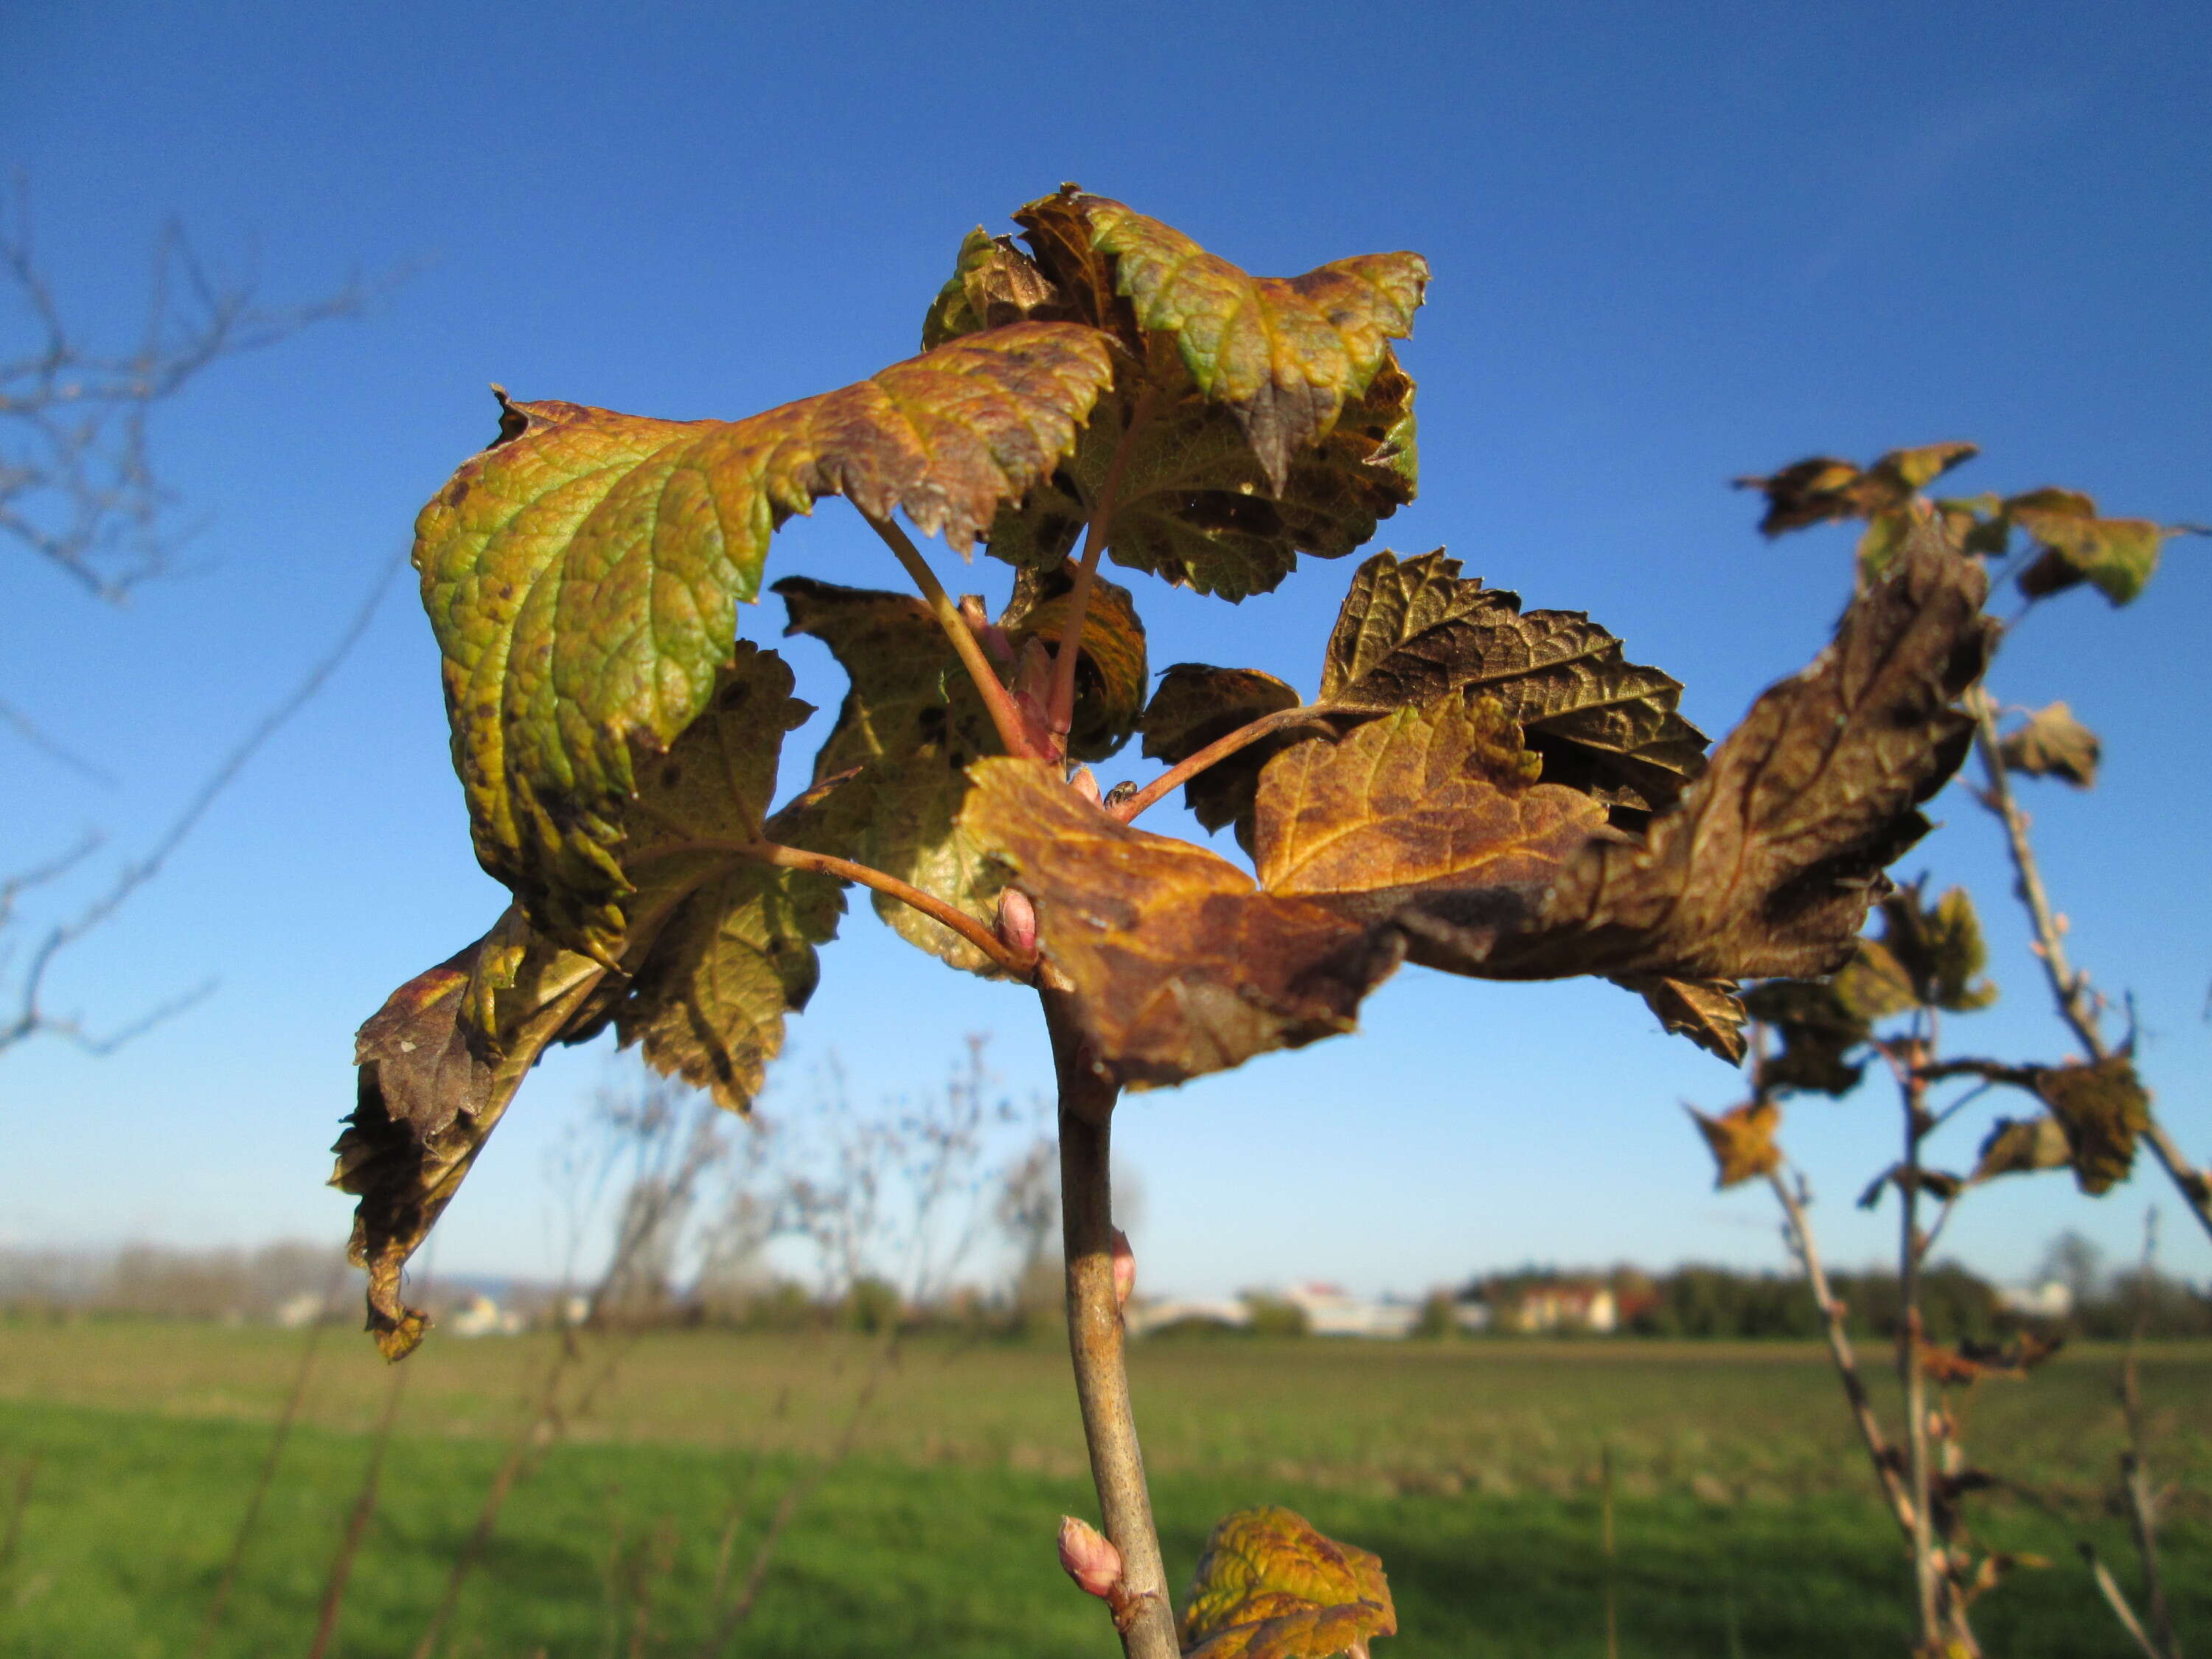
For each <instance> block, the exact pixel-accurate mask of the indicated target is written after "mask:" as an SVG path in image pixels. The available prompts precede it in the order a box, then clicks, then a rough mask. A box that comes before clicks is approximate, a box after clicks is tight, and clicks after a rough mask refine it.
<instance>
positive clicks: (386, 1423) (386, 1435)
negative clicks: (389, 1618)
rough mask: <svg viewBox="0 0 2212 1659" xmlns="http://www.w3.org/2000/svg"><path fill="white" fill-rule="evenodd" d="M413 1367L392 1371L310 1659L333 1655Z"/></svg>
mask: <svg viewBox="0 0 2212 1659" xmlns="http://www.w3.org/2000/svg"><path fill="white" fill-rule="evenodd" d="M413 1371H414V1367H412V1366H411V1365H395V1366H393V1367H392V1382H391V1383H390V1385H389V1386H388V1387H387V1388H386V1390H385V1395H384V1410H383V1413H381V1414H380V1416H379V1417H378V1418H377V1420H376V1435H375V1438H374V1440H372V1441H371V1442H370V1444H369V1451H368V1467H367V1468H364V1469H363V1470H362V1476H361V1489H360V1491H358V1492H356V1493H355V1494H354V1500H353V1509H352V1510H351V1512H350V1513H349V1515H348V1516H346V1529H345V1535H344V1537H343V1538H342V1539H340V1540H339V1541H338V1553H337V1555H336V1556H335V1557H333V1558H332V1559H331V1567H330V1571H329V1573H328V1575H327V1576H326V1577H325V1578H324V1581H323V1599H322V1603H321V1605H320V1606H319V1607H318V1608H317V1610H316V1613H315V1637H314V1640H313V1642H312V1643H310V1644H308V1648H307V1659H323V1656H324V1655H325V1654H326V1653H328V1652H329V1651H330V1646H331V1638H333V1637H335V1636H336V1635H337V1628H338V1615H339V1613H342V1612H343V1611H344V1609H345V1597H346V1586H347V1585H348V1584H349V1583H351V1582H352V1580H353V1564H354V1559H355V1558H356V1556H358V1555H359V1554H360V1553H361V1547H362V1541H363V1540H364V1539H366V1538H367V1537H368V1523H369V1522H370V1520H371V1519H372V1518H373V1517H374V1516H375V1514H376V1500H377V1492H378V1487H379V1485H380V1482H381V1481H382V1480H383V1476H384V1455H385V1453H386V1451H387V1450H389V1449H391V1445H392V1429H393V1427H394V1426H395V1425H397V1424H398V1421H399V1401H400V1396H401V1395H403V1394H404V1393H405V1391H406V1389H407V1379H408V1377H409V1376H411V1375H412V1374H413Z"/></svg>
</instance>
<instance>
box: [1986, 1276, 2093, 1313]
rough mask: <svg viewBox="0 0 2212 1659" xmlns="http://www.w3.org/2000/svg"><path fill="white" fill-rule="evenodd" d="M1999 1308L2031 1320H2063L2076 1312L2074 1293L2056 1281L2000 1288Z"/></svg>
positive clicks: (1998, 1294) (1998, 1292) (2046, 1280)
mask: <svg viewBox="0 0 2212 1659" xmlns="http://www.w3.org/2000/svg"><path fill="white" fill-rule="evenodd" d="M1997 1306H1999V1307H2000V1308H2002V1309H2003V1310H2005V1311H2006V1312H2007V1313H2015V1314H2023V1315H2025V1316H2027V1317H2028V1318H2030V1319H2063V1318H2065V1317H2066V1316H2067V1315H2069V1314H2070V1313H2072V1312H2073V1311H2074V1292H2073V1291H2071V1290H2069V1288H2068V1287H2067V1286H2066V1285H2063V1284H2062V1283H2061V1282H2060V1281H2058V1280H2057V1279H2045V1281H2044V1282H2043V1283H2042V1284H2040V1285H2020V1286H2016V1287H2013V1288H2009V1289H2007V1288H2000V1289H1999V1290H1998V1291H1997Z"/></svg>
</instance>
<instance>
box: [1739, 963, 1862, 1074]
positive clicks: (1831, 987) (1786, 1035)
mask: <svg viewBox="0 0 2212 1659" xmlns="http://www.w3.org/2000/svg"><path fill="white" fill-rule="evenodd" d="M1846 971H1848V970H1846ZM1744 1006H1746V1007H1747V1008H1748V1009H1749V1010H1750V1011H1751V1015H1752V1018H1754V1019H1757V1020H1759V1021H1762V1022H1763V1023H1765V1024H1766V1025H1767V1026H1768V1027H1770V1028H1771V1030H1773V1031H1774V1033H1775V1035H1776V1036H1778V1037H1780V1038H1781V1039H1782V1048H1781V1051H1780V1052H1779V1053H1778V1054H1769V1055H1767V1056H1766V1059H1765V1062H1764V1063H1763V1064H1762V1066H1760V1069H1759V1081H1760V1083H1761V1085H1763V1086H1764V1087H1765V1088H1767V1089H1771V1090H1776V1091H1789V1092H1801V1091H1802V1092H1806V1093H1811V1094H1821V1095H1836V1096H1843V1095H1847V1094H1849V1093H1850V1091H1852V1090H1854V1089H1856V1088H1857V1087H1858V1084H1859V1079H1860V1077H1861V1075H1862V1074H1863V1073H1864V1071H1865V1067H1864V1066H1863V1065H1854V1064H1852V1063H1851V1060H1850V1054H1851V1053H1852V1051H1853V1050H1855V1049H1857V1048H1858V1047H1859V1046H1860V1045H1861V1044H1862V1043H1863V1042H1866V1040H1867V1039H1868V1038H1869V1037H1870V1036H1873V1035H1874V1031H1873V1027H1872V1026H1871V1025H1870V1024H1869V1022H1868V1021H1867V1020H1866V1019H1865V1018H1863V1016H1862V1015H1861V1014H1860V1013H1859V1012H1857V1010H1856V1009H1855V1008H1853V1006H1851V1004H1850V1000H1849V999H1848V997H1846V996H1845V995H1844V994H1843V993H1842V992H1841V991H1840V990H1839V989H1838V987H1837V986H1836V985H1835V984H1833V983H1829V984H1821V983H1820V982H1818V981H1808V980H1790V979H1777V980H1769V981H1767V982H1766V983H1765V984H1764V985H1761V986H1759V987H1757V988H1756V989H1754V990H1753V992H1752V993H1751V994H1749V995H1748V996H1747V997H1746V998H1745V999H1744Z"/></svg>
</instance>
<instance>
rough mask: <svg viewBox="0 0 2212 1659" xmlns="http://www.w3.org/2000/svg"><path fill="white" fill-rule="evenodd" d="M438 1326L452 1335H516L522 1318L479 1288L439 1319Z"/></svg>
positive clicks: (521, 1323)
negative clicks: (475, 1292) (474, 1293)
mask: <svg viewBox="0 0 2212 1659" xmlns="http://www.w3.org/2000/svg"><path fill="white" fill-rule="evenodd" d="M438 1326H439V1328H440V1329H441V1330H443V1331H445V1332H446V1333H447V1334H448V1335H451V1336H513V1335H516V1334H519V1333H520V1331H521V1329H522V1328H523V1318H522V1315H521V1314H520V1312H518V1311H516V1310H514V1309H512V1308H502V1307H501V1306H500V1305H499V1304H498V1303H496V1302H495V1301H493V1300H492V1299H491V1298H490V1297H488V1296H486V1295H484V1294H483V1292H482V1291H478V1292H477V1294H476V1295H474V1296H472V1297H469V1299H468V1300H467V1301H465V1302H464V1303H462V1304H460V1306H459V1307H458V1308H455V1309H454V1310H453V1311H452V1312H450V1313H448V1314H447V1315H446V1316H445V1317H444V1318H442V1319H441V1320H439V1321H438Z"/></svg>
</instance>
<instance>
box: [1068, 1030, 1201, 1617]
mask: <svg viewBox="0 0 2212 1659" xmlns="http://www.w3.org/2000/svg"><path fill="white" fill-rule="evenodd" d="M1042 996H1043V1002H1044V1009H1045V1021H1046V1024H1047V1026H1048V1029H1049V1030H1050V1031H1051V1033H1052V1050H1053V1067H1054V1073H1056V1075H1057V1078H1058V1080H1059V1085H1060V1226H1061V1237H1062V1240H1063V1243H1064V1245H1065V1248H1066V1258H1067V1346H1068V1351H1069V1352H1070V1354H1071V1355H1072V1356H1073V1359H1074V1363H1075V1392H1076V1397H1077V1399H1078V1400H1079V1401H1080V1403H1081V1405H1082V1408H1083V1434H1084V1438H1085V1441H1086V1442H1087V1443H1088V1444H1089V1447H1090V1450H1091V1483H1092V1485H1093V1486H1096V1487H1097V1492H1098V1510H1099V1516H1100V1519H1101V1520H1102V1521H1103V1522H1104V1526H1103V1530H1104V1532H1105V1534H1106V1536H1107V1537H1108V1539H1109V1540H1110V1541H1112V1543H1113V1545H1114V1547H1115V1548H1116V1549H1118V1550H1119V1551H1121V1564H1122V1565H1121V1585H1120V1595H1119V1596H1118V1597H1117V1598H1116V1599H1117V1600H1118V1601H1120V1603H1121V1607H1122V1609H1123V1611H1122V1612H1121V1613H1118V1614H1117V1615H1116V1617H1115V1626H1116V1627H1117V1628H1118V1629H1119V1631H1120V1632H1121V1649H1122V1652H1123V1654H1124V1655H1125V1656H1126V1659H1176V1652H1177V1648H1176V1629H1175V1609H1174V1607H1173V1606H1172V1604H1171V1603H1170V1600H1169V1596H1168V1584H1167V1568H1166V1565H1165V1564H1164V1562H1163V1561H1162V1560H1161V1558H1160V1540H1159V1534H1158V1529H1157V1528H1155V1526H1154V1524H1153V1522H1152V1496H1151V1493H1150V1492H1148V1491H1147V1490H1146V1486H1145V1455H1144V1449H1143V1448H1142V1447H1141V1446H1140V1445H1139V1443H1138V1440H1137V1419H1136V1414H1135V1412H1134V1410H1133V1407H1131V1404H1130V1400H1129V1374H1128V1371H1127V1367H1126V1365H1125V1364H1124V1362H1123V1354H1122V1348H1123V1339H1124V1333H1123V1331H1122V1328H1121V1308H1120V1306H1119V1304H1118V1301H1117V1298H1116V1297H1115V1291H1114V1214H1113V1183H1112V1180H1111V1176H1110V1173H1109V1171H1110V1169H1111V1164H1112V1146H1113V1127H1112V1126H1113V1121H1114V1099H1115V1095H1116V1093H1118V1092H1119V1091H1118V1089H1117V1087H1116V1085H1115V1084H1114V1082H1113V1081H1112V1080H1111V1079H1109V1078H1108V1077H1105V1076H1103V1075H1102V1074H1101V1073H1100V1072H1099V1071H1098V1070H1097V1068H1096V1067H1095V1066H1093V1065H1092V1064H1091V1060H1090V1058H1089V1055H1088V1054H1087V1052H1086V1045H1085V1042H1084V1041H1083V1036H1082V1033H1081V1032H1080V1030H1079V1029H1078V1028H1077V1026H1076V1024H1075V1020H1074V1015H1073V1010H1072V1008H1071V1007H1070V1006H1069V1005H1068V1002H1067V1000H1066V997H1065V996H1064V995H1061V994H1058V993H1054V992H1046V993H1044V994H1042Z"/></svg>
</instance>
